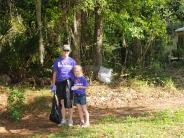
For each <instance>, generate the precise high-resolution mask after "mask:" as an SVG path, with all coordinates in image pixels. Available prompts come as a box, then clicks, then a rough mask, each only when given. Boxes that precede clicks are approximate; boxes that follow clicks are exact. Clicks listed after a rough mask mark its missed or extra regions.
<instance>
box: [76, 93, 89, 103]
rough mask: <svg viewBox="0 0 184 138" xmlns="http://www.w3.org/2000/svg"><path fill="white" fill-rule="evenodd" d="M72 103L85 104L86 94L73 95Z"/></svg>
mask: <svg viewBox="0 0 184 138" xmlns="http://www.w3.org/2000/svg"><path fill="white" fill-rule="evenodd" d="M74 103H75V104H80V105H85V104H86V94H75V96H74Z"/></svg>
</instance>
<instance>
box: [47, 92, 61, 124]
mask: <svg viewBox="0 0 184 138" xmlns="http://www.w3.org/2000/svg"><path fill="white" fill-rule="evenodd" d="M61 119H62V116H61V106H60V104H59V101H58V97H57V95H56V94H54V96H53V99H52V108H51V112H50V116H49V120H50V121H52V122H54V123H56V124H59V123H60V122H61Z"/></svg>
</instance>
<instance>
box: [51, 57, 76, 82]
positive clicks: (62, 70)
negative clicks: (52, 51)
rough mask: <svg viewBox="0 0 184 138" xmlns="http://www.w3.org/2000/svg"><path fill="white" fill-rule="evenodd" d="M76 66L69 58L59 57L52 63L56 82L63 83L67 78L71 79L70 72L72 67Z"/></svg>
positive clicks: (71, 74)
mask: <svg viewBox="0 0 184 138" xmlns="http://www.w3.org/2000/svg"><path fill="white" fill-rule="evenodd" d="M75 65H76V61H75V60H74V59H72V58H71V57H67V58H63V57H61V56H60V57H59V58H58V59H56V60H55V62H54V66H53V69H54V72H56V81H63V80H66V79H68V78H71V79H73V77H74V75H73V72H72V69H73V67H74V66H75Z"/></svg>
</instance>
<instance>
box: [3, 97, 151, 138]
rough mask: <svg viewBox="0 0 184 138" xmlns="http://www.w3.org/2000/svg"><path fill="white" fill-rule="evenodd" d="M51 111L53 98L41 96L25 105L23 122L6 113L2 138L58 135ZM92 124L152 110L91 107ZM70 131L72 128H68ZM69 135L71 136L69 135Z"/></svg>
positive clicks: (76, 118) (75, 119)
mask: <svg viewBox="0 0 184 138" xmlns="http://www.w3.org/2000/svg"><path fill="white" fill-rule="evenodd" d="M50 109H51V97H50V96H41V97H37V98H35V99H34V100H33V101H31V102H30V103H29V104H27V105H25V114H24V117H23V118H22V120H21V121H19V122H13V121H11V120H9V119H7V117H6V112H3V113H1V114H0V120H1V122H0V137H10V138H12V137H18V138H20V137H29V136H35V135H37V134H38V135H39V136H40V135H41V136H42V137H46V136H47V135H48V134H50V133H58V132H59V131H60V128H59V127H58V126H57V125H56V124H54V123H52V122H50V121H49V119H48V117H49V113H50ZM74 109H75V112H74V118H73V120H74V125H77V124H79V116H78V112H77V109H76V107H75V108H74ZM88 109H89V113H90V122H91V124H92V125H93V124H96V123H98V122H99V120H101V119H103V118H104V117H106V116H109V115H113V116H117V117H126V116H129V115H131V116H141V115H142V114H143V113H146V112H149V111H150V110H149V109H147V108H146V107H144V106H134V107H133V106H132V107H123V108H117V109H112V108H106V109H103V108H99V107H94V106H89V107H88ZM67 129H70V128H67ZM68 135H69V134H68Z"/></svg>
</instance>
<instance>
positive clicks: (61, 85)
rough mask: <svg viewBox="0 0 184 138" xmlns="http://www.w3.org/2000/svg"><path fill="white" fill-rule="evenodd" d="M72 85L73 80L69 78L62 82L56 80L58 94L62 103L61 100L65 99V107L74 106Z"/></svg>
mask: <svg viewBox="0 0 184 138" xmlns="http://www.w3.org/2000/svg"><path fill="white" fill-rule="evenodd" d="M67 81H68V82H67ZM71 86H72V81H71V80H69V79H68V80H64V81H61V82H56V94H57V96H58V99H59V102H60V104H61V100H64V105H65V108H72V106H73V91H71Z"/></svg>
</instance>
